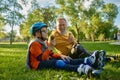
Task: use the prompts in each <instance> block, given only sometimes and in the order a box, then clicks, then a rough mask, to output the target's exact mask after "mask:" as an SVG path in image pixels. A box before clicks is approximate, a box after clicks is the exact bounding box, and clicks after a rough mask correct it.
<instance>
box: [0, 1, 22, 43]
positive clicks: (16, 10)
mask: <svg viewBox="0 0 120 80" xmlns="http://www.w3.org/2000/svg"><path fill="white" fill-rule="evenodd" d="M0 4H1V6H0V9H1V13H2V15H3V17H4V22H5V24H9V25H10V27H11V36H10V44H12V42H13V28H14V27H15V26H16V25H20V24H21V23H22V21H23V19H24V17H23V15H22V14H21V13H20V11H21V10H22V9H23V8H22V6H21V4H20V3H19V2H18V0H2V1H0Z"/></svg>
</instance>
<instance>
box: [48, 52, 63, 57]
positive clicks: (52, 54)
mask: <svg viewBox="0 0 120 80" xmlns="http://www.w3.org/2000/svg"><path fill="white" fill-rule="evenodd" d="M60 55H61V54H59V53H53V52H52V51H51V54H50V56H52V57H53V58H60Z"/></svg>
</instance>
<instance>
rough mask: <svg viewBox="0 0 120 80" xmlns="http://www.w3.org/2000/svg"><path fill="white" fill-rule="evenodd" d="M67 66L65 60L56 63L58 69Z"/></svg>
mask: <svg viewBox="0 0 120 80" xmlns="http://www.w3.org/2000/svg"><path fill="white" fill-rule="evenodd" d="M64 66H65V62H64V61H63V60H57V61H56V67H59V68H63V67H64Z"/></svg>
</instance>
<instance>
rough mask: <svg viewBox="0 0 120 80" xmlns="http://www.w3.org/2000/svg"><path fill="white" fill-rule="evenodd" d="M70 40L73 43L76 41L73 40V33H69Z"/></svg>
mask: <svg viewBox="0 0 120 80" xmlns="http://www.w3.org/2000/svg"><path fill="white" fill-rule="evenodd" d="M68 40H69V41H70V42H71V43H72V42H74V39H73V36H72V34H71V33H69V35H68Z"/></svg>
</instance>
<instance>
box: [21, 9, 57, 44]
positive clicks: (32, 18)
mask: <svg viewBox="0 0 120 80" xmlns="http://www.w3.org/2000/svg"><path fill="white" fill-rule="evenodd" d="M54 18H55V16H54V7H47V8H41V7H39V8H37V9H36V7H35V9H34V10H33V11H31V12H29V14H28V15H27V18H26V20H25V21H24V23H23V24H21V25H20V33H21V35H22V37H23V38H25V39H26V40H27V42H29V39H30V31H29V30H30V27H31V25H32V24H33V23H35V22H44V23H46V24H47V25H48V26H49V29H52V27H54V26H53V25H54V22H55V19H54Z"/></svg>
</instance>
